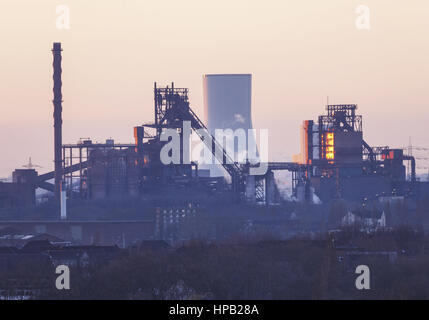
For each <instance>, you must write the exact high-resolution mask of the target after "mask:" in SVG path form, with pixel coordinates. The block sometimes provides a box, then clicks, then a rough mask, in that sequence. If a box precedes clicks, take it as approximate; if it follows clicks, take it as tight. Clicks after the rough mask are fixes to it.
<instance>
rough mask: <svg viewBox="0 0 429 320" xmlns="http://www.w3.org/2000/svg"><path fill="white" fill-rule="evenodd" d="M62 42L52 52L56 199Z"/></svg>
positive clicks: (57, 189)
mask: <svg viewBox="0 0 429 320" xmlns="http://www.w3.org/2000/svg"><path fill="white" fill-rule="evenodd" d="M61 51H62V49H61V43H60V42H54V45H53V49H52V54H53V58H54V62H53V64H52V66H53V68H54V75H53V80H54V88H53V91H54V100H52V102H53V104H54V150H55V151H54V164H55V174H54V178H55V189H54V191H55V199H56V200H57V201H58V200H60V189H61V178H62V155H61V148H62V122H63V120H62V117H61V113H62V102H63V100H62V98H63V96H62V93H61V86H62V83H61V72H62V71H61Z"/></svg>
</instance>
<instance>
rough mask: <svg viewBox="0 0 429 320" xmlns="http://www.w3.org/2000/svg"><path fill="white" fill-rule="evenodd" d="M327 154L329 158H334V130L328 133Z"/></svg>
mask: <svg viewBox="0 0 429 320" xmlns="http://www.w3.org/2000/svg"><path fill="white" fill-rule="evenodd" d="M325 154H326V159H327V160H334V158H335V152H334V133H333V132H328V133H326V147H325Z"/></svg>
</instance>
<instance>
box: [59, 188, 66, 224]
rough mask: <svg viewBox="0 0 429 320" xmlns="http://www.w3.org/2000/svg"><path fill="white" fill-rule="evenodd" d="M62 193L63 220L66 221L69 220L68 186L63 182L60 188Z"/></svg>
mask: <svg viewBox="0 0 429 320" xmlns="http://www.w3.org/2000/svg"><path fill="white" fill-rule="evenodd" d="M60 192H61V202H60V204H61V220H66V219H67V194H66V184H65V182H64V181H63V182H62V183H61V188H60Z"/></svg>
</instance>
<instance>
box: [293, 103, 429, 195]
mask: <svg viewBox="0 0 429 320" xmlns="http://www.w3.org/2000/svg"><path fill="white" fill-rule="evenodd" d="M356 110H357V105H353V104H352V105H328V106H327V107H326V111H327V112H326V114H324V115H321V116H319V118H318V121H312V120H307V121H304V123H303V125H302V127H301V139H302V140H301V153H300V154H299V155H297V156H295V157H294V161H295V162H297V163H299V164H301V165H305V166H307V168H308V169H307V170H306V171H305V172H304V173H302V174H301V175H300V177H299V183H298V186H297V188H296V192H297V194H299V195H300V196H301V198H302V197H303V196H304V197H305V198H306V199H307V200H308V199H309V198H311V195H309V193H311V192H312V191H314V193H315V194H316V195H317V196H318V197H319V198H320V199H321V200H322V202H329V201H331V200H333V199H346V200H349V201H357V202H362V201H366V200H368V199H374V198H377V197H384V196H396V195H402V196H412V197H420V198H421V197H422V196H423V195H424V194H426V193H427V191H426V190H428V184H427V183H423V182H419V181H417V179H416V163H415V159H414V157H412V156H408V155H404V152H403V150H402V149H391V148H389V147H371V146H370V145H369V144H368V143H366V141H365V140H364V139H363V132H362V116H361V115H357V114H356ZM405 161H409V162H410V163H411V166H410V167H411V172H410V177H411V179H410V181H407V180H406V168H405V165H404V162H405Z"/></svg>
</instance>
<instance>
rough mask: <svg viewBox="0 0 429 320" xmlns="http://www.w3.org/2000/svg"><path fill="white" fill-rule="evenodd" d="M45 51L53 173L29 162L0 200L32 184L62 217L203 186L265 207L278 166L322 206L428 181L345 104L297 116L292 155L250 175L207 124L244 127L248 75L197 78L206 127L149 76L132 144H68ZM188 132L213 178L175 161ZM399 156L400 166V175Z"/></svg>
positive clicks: (417, 191) (57, 61)
mask: <svg viewBox="0 0 429 320" xmlns="http://www.w3.org/2000/svg"><path fill="white" fill-rule="evenodd" d="M52 53H53V81H54V86H53V106H54V141H53V146H54V148H53V149H54V153H53V154H54V164H55V170H54V171H52V172H48V173H44V174H41V175H38V173H37V172H36V171H35V170H34V169H26V170H16V171H15V172H14V173H13V182H9V183H6V182H1V183H0V207H17V206H29V205H34V204H35V190H36V188H43V189H45V190H48V191H51V192H52V193H53V194H54V196H55V198H54V199H55V201H56V203H58V205H60V203H64V208H63V209H64V210H63V211H64V218H65V207H66V206H65V201H66V196H67V198H68V199H84V200H97V199H106V198H122V199H126V198H127V197H145V198H148V199H149V198H150V196H151V195H154V196H155V197H158V198H161V199H162V201H167V200H166V199H171V200H173V201H174V200H181V199H180V198H178V197H177V196H176V193H177V192H179V191H180V192H182V193H181V194H186V196H182V198H192V197H194V196H196V195H199V194H200V193H205V194H206V195H209V196H213V195H216V196H220V199H222V201H223V202H227V199H228V200H229V199H232V200H233V201H236V202H242V203H248V204H256V203H264V204H266V205H273V204H276V203H278V201H279V198H280V196H279V191H278V189H277V185H276V183H275V179H274V172H275V171H278V170H287V171H290V172H292V188H293V195H294V196H295V197H296V198H297V199H298V200H299V201H308V202H313V201H314V198H315V197H318V198H319V199H320V200H321V201H322V202H323V203H329V202H330V201H332V200H336V199H344V200H348V201H353V202H362V201H365V200H367V199H373V198H379V197H382V198H388V197H393V196H402V197H413V198H422V197H423V196H425V195H429V187H428V184H427V183H423V182H420V181H418V180H417V178H416V162H415V159H414V157H412V156H410V155H406V154H404V152H403V150H402V149H392V148H389V147H373V146H370V145H369V144H368V143H367V142H366V141H365V140H364V138H363V131H362V116H361V115H358V114H357V113H356V111H357V106H356V105H354V104H350V105H328V106H327V107H326V114H323V115H320V116H319V117H318V119H317V120H316V121H313V120H306V121H304V123H303V125H302V127H301V153H300V154H299V155H297V156H295V157H294V158H293V161H292V162H268V163H264V165H266V169H267V170H266V171H265V173H262V174H260V175H252V174H250V171H251V169H252V166H258V165H255V164H250V163H249V162H246V163H240V162H237V161H236V159H237V153H240V152H241V151H242V150H237V149H235V150H234V152H233V153H231V152H230V151H228V152H227V150H226V148H225V142H224V141H218V140H217V138H216V134H215V133H216V132H215V130H216V129H232V130H237V129H244V130H246V131H247V130H250V129H252V119H251V90H252V85H251V83H252V77H251V75H250V74H211V75H205V76H204V77H203V87H204V108H205V114H206V122H205V123H207V126H206V125H205V123H204V122H203V121H201V120H200V118H199V117H198V115H197V114H196V113H195V112H194V111H193V110H192V108H191V107H190V102H189V90H188V89H187V88H177V87H175V86H174V83H171V85H169V86H165V87H159V86H158V85H157V84H156V83H155V84H154V91H153V93H154V106H153V108H154V109H153V110H154V120H153V122H150V123H146V124H142V125H138V126H136V127H134V128H133V130H134V132H133V134H134V142H133V143H128V144H119V143H116V142H115V141H114V140H113V139H107V140H106V141H105V142H104V143H99V142H94V141H92V140H91V139H89V138H85V139H81V140H80V141H79V142H78V143H76V144H63V143H62V102H63V97H62V93H61V89H62V81H61V74H62V68H61V62H62V56H61V55H62V47H61V44H60V43H54V46H53V49H52ZM185 122H186V123H187V124H188V126H189V127H185ZM166 129H170V130H172V131H174V132H175V133H177V134H178V136H179V138H180V148H179V149H180V150H179V158H180V162H179V163H176V162H174V163H163V161H161V150H162V149H163V148H164V147H165V146H166V145H167V144H168V143H169V142H170V140H168V139H167V140H166V139H164V138H163V134H164V133H165V130H166ZM188 130H189V132H187V131H188ZM191 130H192V131H193V132H195V133H196V134H197V136H198V138H199V139H200V140H201V141H202V142H203V144H204V145H205V147H206V148H207V149H208V150H210V152H211V153H212V156H213V158H214V159H215V160H217V168H216V169H215V170H219V171H220V168H222V170H221V172H222V173H221V175H220V176H218V177H215V176H216V175H218V174H216V173H214V172H211V175H205V174H204V171H202V170H201V167H200V165H199V163H198V161H191V159H188V160H189V161H186V160H185V159H186V158H187V157H188V155H187V151H186V150H187V149H186V148H185V143H187V138H186V137H188V133H190V131H191ZM130 133H131V130H130ZM253 138H254V137H253ZM188 142H189V141H188ZM250 143H252V144H253V145H255V142H254V141H248V140H247V145H248V144H250ZM234 146H235V147H237V145H236V144H235V143H234ZM286 147H287V146H286ZM246 156H247V155H246ZM405 162H408V163H409V167H410V170H409V171H410V172H408V174H409V176H410V179H409V180H407V179H406V176H407V172H406V167H405V165H404V163H405ZM259 165H261V163H259ZM219 171H218V172H219ZM200 173H201V175H200ZM225 173H226V175H225ZM224 176H226V177H227V179H225V178H224ZM52 181H53V183H52ZM60 199H61V201H60Z"/></svg>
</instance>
